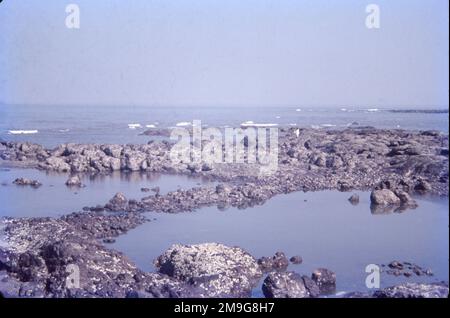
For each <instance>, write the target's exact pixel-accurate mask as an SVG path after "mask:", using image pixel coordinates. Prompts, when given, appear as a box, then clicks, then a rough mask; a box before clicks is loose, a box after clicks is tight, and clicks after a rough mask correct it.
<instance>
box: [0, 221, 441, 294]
mask: <svg viewBox="0 0 450 318" xmlns="http://www.w3.org/2000/svg"><path fill="white" fill-rule="evenodd" d="M72 220H73V216H72V217H69V218H64V219H63V218H61V219H50V218H35V219H9V220H4V221H2V224H1V227H0V228H2V234H3V239H2V241H1V242H2V244H1V248H0V296H1V297H32V298H42V297H52V298H53V297H130V298H159V297H164V298H179V297H199V298H203V297H233V298H234V297H250V296H251V294H252V290H253V289H254V288H255V287H256V286H257V284H258V282H259V281H260V280H261V279H263V277H264V274H263V272H265V270H267V268H263V266H262V265H261V263H259V262H258V261H257V260H256V259H255V258H254V257H253V256H252V255H250V254H249V253H247V252H246V251H245V250H243V249H242V248H239V247H228V246H225V245H222V244H217V243H204V244H198V245H179V244H176V245H173V246H172V247H171V248H169V249H168V250H167V251H166V252H164V253H163V254H162V255H160V256H159V257H158V258H157V259H156V260H155V265H156V268H157V272H155V273H147V272H143V271H141V270H140V269H138V268H137V267H136V266H135V265H134V264H133V263H132V262H130V261H129V260H128V259H127V257H126V256H125V255H123V254H121V253H119V252H116V251H114V250H111V249H108V248H106V247H105V246H104V245H103V244H101V243H100V242H99V240H98V238H101V237H103V236H104V233H105V232H108V229H102V230H95V231H93V230H92V229H90V228H86V229H85V228H83V227H79V226H78V225H77V222H75V223H73V222H72ZM95 223H98V222H95ZM114 235H117V232H112V233H109V232H108V236H114ZM278 257H281V255H278ZM74 268H75V271H76V275H75V276H73V270H74ZM71 270H72V271H71ZM266 275H267V276H265V278H264V282H263V285H262V291H263V293H264V295H265V296H266V297H269V298H309V297H320V296H322V295H328V294H330V293H332V292H333V291H334V289H335V286H336V280H337V279H338V277H337V276H336V274H335V273H334V272H332V271H331V270H329V269H325V268H319V269H316V270H315V271H314V272H313V273H312V274H311V276H307V275H300V274H298V273H295V272H290V271H286V269H285V268H284V269H281V270H279V269H278V270H269V272H268V274H266ZM342 297H374V298H380V297H381V298H382V297H408V298H409V297H448V284H446V283H440V284H413V283H407V284H402V285H398V286H392V287H389V288H385V289H381V290H377V291H375V292H373V293H349V294H345V295H343V296H342Z"/></svg>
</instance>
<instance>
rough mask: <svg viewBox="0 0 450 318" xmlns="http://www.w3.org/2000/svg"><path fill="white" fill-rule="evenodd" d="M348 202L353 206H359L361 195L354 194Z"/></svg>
mask: <svg viewBox="0 0 450 318" xmlns="http://www.w3.org/2000/svg"><path fill="white" fill-rule="evenodd" d="M348 200H349V201H350V203H351V204H353V205H357V204H358V203H359V195H357V194H356V193H355V194H352V196H351V197H350V198H348Z"/></svg>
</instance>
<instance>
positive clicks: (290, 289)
mask: <svg viewBox="0 0 450 318" xmlns="http://www.w3.org/2000/svg"><path fill="white" fill-rule="evenodd" d="M262 291H263V293H264V296H265V297H266V298H307V297H309V293H308V289H306V286H305V283H304V282H303V279H302V277H301V276H300V275H299V274H297V273H294V272H282V273H280V272H272V273H270V274H269V275H268V276H267V277H266V279H265V280H264V283H263V285H262Z"/></svg>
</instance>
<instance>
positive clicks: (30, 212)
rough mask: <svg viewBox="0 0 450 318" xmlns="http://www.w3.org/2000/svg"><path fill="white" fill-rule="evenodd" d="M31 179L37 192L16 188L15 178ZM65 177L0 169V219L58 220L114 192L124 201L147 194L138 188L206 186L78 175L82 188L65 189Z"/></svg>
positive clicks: (182, 180) (141, 176) (139, 176)
mask: <svg viewBox="0 0 450 318" xmlns="http://www.w3.org/2000/svg"><path fill="white" fill-rule="evenodd" d="M20 177H23V178H29V179H35V180H38V181H39V182H41V183H42V186H41V187H39V188H36V189H35V188H32V187H29V186H17V185H15V184H13V183H12V182H13V181H14V180H15V179H16V178H20ZM68 177H69V174H66V173H51V172H45V171H39V170H34V169H4V168H2V169H0V202H1V204H0V217H2V216H10V217H29V216H37V217H41V216H52V217H54V216H59V215H63V214H67V213H70V212H74V211H80V210H81V209H82V208H83V207H84V206H96V205H98V204H101V205H103V204H105V203H106V202H107V201H108V200H109V199H111V198H112V197H113V196H114V194H116V193H117V192H122V193H124V194H125V195H126V196H127V197H128V198H132V199H140V198H142V197H144V196H147V195H149V194H151V192H149V193H144V192H142V191H141V188H153V187H156V186H158V187H159V188H160V193H162V194H163V193H167V192H168V191H173V190H177V189H179V188H184V189H189V188H192V187H195V186H199V185H206V184H209V183H210V182H208V181H207V180H204V179H200V178H192V177H189V176H182V175H164V176H163V175H161V174H155V173H139V172H130V173H121V172H116V173H112V174H108V175H81V177H82V182H83V184H84V185H85V187H83V188H77V187H67V186H66V185H65V182H66V181H67V178H68Z"/></svg>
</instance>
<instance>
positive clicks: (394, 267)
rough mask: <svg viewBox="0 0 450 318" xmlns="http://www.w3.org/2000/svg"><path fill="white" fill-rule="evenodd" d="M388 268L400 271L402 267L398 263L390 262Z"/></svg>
mask: <svg viewBox="0 0 450 318" xmlns="http://www.w3.org/2000/svg"><path fill="white" fill-rule="evenodd" d="M388 266H389V267H390V268H393V269H400V270H402V269H403V267H404V265H403V264H402V263H401V262H399V261H392V262H390V263H389V264H388Z"/></svg>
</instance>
